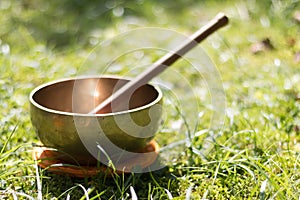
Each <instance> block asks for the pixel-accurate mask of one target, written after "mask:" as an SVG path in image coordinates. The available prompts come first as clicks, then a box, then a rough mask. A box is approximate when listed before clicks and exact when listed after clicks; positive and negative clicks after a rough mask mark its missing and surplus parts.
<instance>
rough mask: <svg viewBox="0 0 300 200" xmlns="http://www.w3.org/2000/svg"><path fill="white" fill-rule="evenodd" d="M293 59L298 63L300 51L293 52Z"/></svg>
mask: <svg viewBox="0 0 300 200" xmlns="http://www.w3.org/2000/svg"><path fill="white" fill-rule="evenodd" d="M294 60H295V62H296V63H300V51H298V52H296V53H295V57H294Z"/></svg>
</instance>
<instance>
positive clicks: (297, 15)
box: [294, 10, 300, 23]
mask: <svg viewBox="0 0 300 200" xmlns="http://www.w3.org/2000/svg"><path fill="white" fill-rule="evenodd" d="M294 20H295V21H296V22H298V23H300V10H297V11H296V12H295V13H294Z"/></svg>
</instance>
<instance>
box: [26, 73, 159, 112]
mask: <svg viewBox="0 0 300 200" xmlns="http://www.w3.org/2000/svg"><path fill="white" fill-rule="evenodd" d="M93 78H96V79H100V78H111V79H122V80H127V81H130V80H131V79H132V78H129V77H122V76H116V75H101V76H99V75H98V76H95V75H85V76H77V77H70V78H62V79H57V80H54V81H49V82H46V83H44V84H41V85H39V86H37V87H35V88H34V89H33V90H32V91H31V92H30V94H29V101H30V103H31V104H32V105H33V106H35V107H36V108H38V109H40V110H43V111H46V112H49V113H53V114H60V115H67V116H86V117H105V116H115V115H121V114H128V113H133V112H137V111H140V110H145V109H147V108H149V107H151V106H153V105H155V104H157V103H158V102H159V101H161V99H162V96H163V95H162V91H161V89H160V88H159V87H158V85H157V84H152V83H147V84H146V85H149V86H151V87H153V88H154V89H155V91H156V92H157V93H158V95H157V97H156V98H155V100H153V101H151V102H150V103H148V104H146V105H143V106H140V107H137V108H134V109H129V110H124V111H118V112H110V113H101V114H89V113H86V114H85V113H73V112H66V111H59V110H55V109H51V108H47V107H45V106H42V105H41V104H39V103H38V102H36V101H35V100H34V99H33V96H34V95H35V94H36V93H37V92H38V91H39V90H41V89H43V88H46V87H48V86H50V85H53V84H57V83H62V82H66V81H72V80H80V79H93Z"/></svg>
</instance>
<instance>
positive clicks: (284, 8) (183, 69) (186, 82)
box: [0, 0, 300, 199]
mask: <svg viewBox="0 0 300 200" xmlns="http://www.w3.org/2000/svg"><path fill="white" fill-rule="evenodd" d="M100 2H101V3H95V2H94V1H86V2H85V3H84V4H83V3H82V2H81V1H77V0H73V1H71V0H62V1H59V0H53V1H49V2H45V1H40V0H26V1H22V2H21V1H8V0H1V2H0V10H1V12H0V13H1V14H0V23H1V31H0V74H1V75H0V77H1V78H0V99H1V104H0V111H1V118H0V133H1V134H0V197H1V198H4V199H17V198H20V199H22V198H25V199H26V198H32V199H134V197H135V196H137V197H138V199H171V198H173V199H299V198H300V193H299V187H300V173H299V168H300V160H299V158H300V157H299V152H300V146H299V141H300V135H299V126H300V118H299V110H300V102H299V92H300V76H299V72H300V68H299V61H298V62H297V61H296V60H295V59H294V56H295V53H296V52H299V51H300V38H299V31H300V24H299V22H298V23H297V22H296V21H295V20H294V19H293V13H294V12H295V11H296V10H299V9H300V1H298V0H293V1H292V0H288V1H254V0H253V1H238V0H236V1H217V0H216V1H203V2H201V3H199V2H197V1H192V0H188V1H183V0H182V1H169V0H167V1H163V2H160V1H139V0H135V1H130V2H126V3H125V2H123V1H118V0H117V1H113V2H114V3H108V2H105V1H100ZM104 5H106V7H105V6H104ZM141 8H142V9H141ZM174 10H175V11H176V12H174ZM219 11H223V12H225V13H226V14H228V16H229V17H230V25H229V26H228V27H226V28H224V29H222V30H220V31H219V32H218V33H216V34H214V35H212V36H211V37H210V38H208V39H207V40H206V41H204V42H203V43H202V44H201V47H202V48H203V49H204V50H205V53H207V55H208V56H209V57H210V58H211V60H212V61H213V62H214V63H215V64H216V66H217V67H218V70H219V74H220V76H221V80H222V85H223V87H224V92H225V95H226V112H225V114H226V117H225V122H224V125H223V126H222V127H221V128H218V129H214V127H211V129H210V127H209V125H210V118H211V116H212V114H213V109H212V107H211V106H212V103H211V99H210V93H209V92H210V91H208V88H207V86H206V84H205V80H204V78H205V77H204V78H203V77H201V76H200V75H199V73H198V72H197V71H195V69H193V68H192V67H191V66H189V67H187V65H188V64H187V63H186V62H185V61H181V62H178V63H177V64H176V65H175V66H174V67H172V70H171V69H170V70H169V71H168V72H165V73H163V74H162V75H161V76H160V79H162V80H164V81H165V85H168V86H169V88H172V90H170V89H168V88H164V95H165V98H166V101H165V109H166V110H167V112H165V113H164V115H165V116H164V119H165V122H164V124H163V126H162V128H161V130H160V133H159V134H157V136H156V140H157V141H158V143H159V144H160V146H161V147H162V149H164V151H162V153H161V157H162V158H161V159H163V160H164V162H166V164H167V166H166V167H165V168H163V169H161V170H159V171H154V172H151V173H145V174H122V175H118V174H113V176H112V177H111V178H109V177H107V176H106V175H105V174H99V175H98V176H96V177H93V178H87V179H76V178H70V177H64V176H60V175H55V174H52V173H49V172H47V171H45V170H43V169H39V168H37V166H36V163H35V162H34V161H33V160H32V158H31V150H32V147H33V144H34V143H36V142H37V141H38V138H37V137H36V135H35V133H34V130H33V128H32V126H31V123H30V117H29V103H28V95H29V93H30V91H31V90H32V89H33V88H34V87H35V86H37V85H39V84H42V83H44V82H47V81H50V80H55V79H59V78H64V77H70V76H76V75H77V74H80V73H84V72H85V70H86V68H85V67H89V66H88V62H87V60H86V58H87V57H89V56H90V52H91V51H92V50H93V49H94V48H95V47H96V44H97V43H98V42H101V41H103V40H105V39H109V38H111V37H113V36H115V35H118V34H120V33H121V32H124V31H126V30H132V29H134V28H140V27H153V26H156V27H162V28H169V29H172V30H176V31H178V32H180V33H184V34H188V33H191V32H193V31H194V30H196V29H197V28H198V27H200V26H201V25H203V24H205V22H206V21H207V20H209V19H210V18H211V17H213V16H214V15H215V14H216V13H217V12H219ZM264 38H269V39H270V41H271V43H272V45H273V46H274V49H273V50H267V51H263V52H260V53H257V54H254V53H253V52H251V48H250V47H251V45H253V44H254V43H256V42H259V41H261V40H263V39H264ZM121 47H122V48H124V47H123V46H120V48H121ZM99 51H101V49H100V50H99ZM96 52H97V51H96ZM110 53H113V49H108V51H107V52H106V54H103V55H101V56H102V57H100V58H104V59H105V56H106V55H109V54H110ZM162 54H163V52H162V51H159V50H156V51H145V55H144V57H143V59H142V60H146V61H147V62H153V61H155V60H156V59H157V58H158V57H159V56H160V55H162ZM98 55H99V54H98ZM137 60H138V58H134V57H131V56H130V55H128V56H124V57H121V58H119V61H118V62H120V63H122V65H124V67H122V68H120V69H119V70H116V71H108V73H110V74H118V75H131V76H134V75H135V74H134V73H137V72H136V71H131V69H130V65H131V64H132V63H134V64H135V65H134V66H137V65H138V64H139V63H138V62H137ZM137 70H140V69H137ZM169 73H170V74H172V75H169ZM195 94H196V95H195ZM200 94H201V95H200ZM179 97H180V98H179ZM209 134H212V135H214V136H218V137H216V138H215V139H214V140H213V141H212V145H211V146H210V147H211V148H210V149H205V142H204V141H206V140H205V138H207V136H208V135H209ZM186 139H187V140H186ZM186 141H189V142H186ZM175 142H178V143H175ZM170 144H173V145H170ZM186 144H187V145H186ZM205 150H206V151H205ZM203 153H204V155H203Z"/></svg>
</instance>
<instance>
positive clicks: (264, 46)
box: [251, 38, 274, 54]
mask: <svg viewBox="0 0 300 200" xmlns="http://www.w3.org/2000/svg"><path fill="white" fill-rule="evenodd" d="M272 49H274V46H273V44H272V43H271V40H270V39H269V38H265V39H263V40H262V41H260V42H257V43H254V44H252V45H251V52H252V53H254V54H257V53H260V52H264V51H269V50H272Z"/></svg>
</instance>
